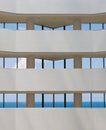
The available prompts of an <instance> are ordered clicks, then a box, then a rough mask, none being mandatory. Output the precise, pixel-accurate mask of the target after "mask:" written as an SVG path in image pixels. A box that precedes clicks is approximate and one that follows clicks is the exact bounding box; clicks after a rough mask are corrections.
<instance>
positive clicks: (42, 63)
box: [42, 59, 44, 69]
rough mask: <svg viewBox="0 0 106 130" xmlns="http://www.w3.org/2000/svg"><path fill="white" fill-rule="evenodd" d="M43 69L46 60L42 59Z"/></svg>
mask: <svg viewBox="0 0 106 130" xmlns="http://www.w3.org/2000/svg"><path fill="white" fill-rule="evenodd" d="M42 69H44V59H42Z"/></svg>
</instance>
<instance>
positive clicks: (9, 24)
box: [5, 23, 17, 30]
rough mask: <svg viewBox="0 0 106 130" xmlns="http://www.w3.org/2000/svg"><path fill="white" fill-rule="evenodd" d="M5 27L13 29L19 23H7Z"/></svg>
mask: <svg viewBox="0 0 106 130" xmlns="http://www.w3.org/2000/svg"><path fill="white" fill-rule="evenodd" d="M5 28H7V29H11V30H16V29H17V24H16V23H5Z"/></svg>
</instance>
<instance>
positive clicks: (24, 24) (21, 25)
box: [18, 23, 26, 30]
mask: <svg viewBox="0 0 106 130" xmlns="http://www.w3.org/2000/svg"><path fill="white" fill-rule="evenodd" d="M18 30H26V23H18Z"/></svg>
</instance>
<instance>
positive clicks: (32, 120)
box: [0, 108, 106, 130]
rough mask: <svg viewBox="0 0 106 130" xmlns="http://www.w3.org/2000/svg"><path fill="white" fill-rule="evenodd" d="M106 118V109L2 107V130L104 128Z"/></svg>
mask: <svg viewBox="0 0 106 130" xmlns="http://www.w3.org/2000/svg"><path fill="white" fill-rule="evenodd" d="M10 117H11V118H10ZM105 120H106V110H105V109H59V108H58V109H50V108H49V109H47V108H46V109H32V108H30V109H25V108H24V109H21V108H20V109H0V129H1V130H30V129H31V130H42V129H43V130H79V129H80V130H104V129H105V127H106V123H105Z"/></svg>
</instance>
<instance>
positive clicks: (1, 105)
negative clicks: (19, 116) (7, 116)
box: [0, 94, 3, 108]
mask: <svg viewBox="0 0 106 130" xmlns="http://www.w3.org/2000/svg"><path fill="white" fill-rule="evenodd" d="M0 108H3V94H0Z"/></svg>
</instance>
